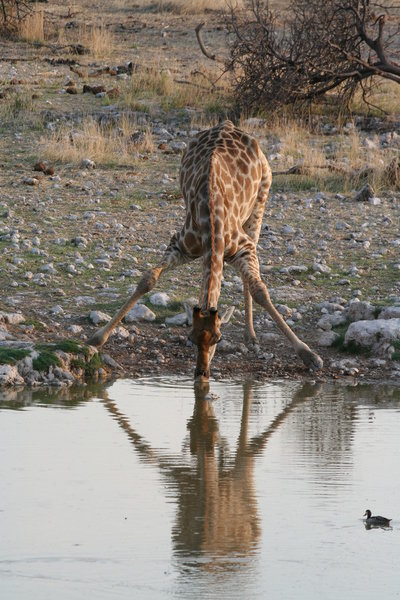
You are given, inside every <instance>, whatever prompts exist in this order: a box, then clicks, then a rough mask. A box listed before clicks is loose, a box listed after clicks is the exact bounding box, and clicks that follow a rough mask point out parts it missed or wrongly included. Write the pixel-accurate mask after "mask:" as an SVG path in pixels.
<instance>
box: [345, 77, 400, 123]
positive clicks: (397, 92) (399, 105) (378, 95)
mask: <svg viewBox="0 0 400 600" xmlns="http://www.w3.org/2000/svg"><path fill="white" fill-rule="evenodd" d="M368 101H369V102H370V104H369V105H368V104H365V102H363V100H362V94H361V92H359V93H358V94H357V95H356V97H355V99H354V101H353V105H352V110H353V111H354V112H355V113H357V114H365V113H367V112H368V113H372V114H375V115H378V116H382V114H385V113H386V114H388V115H398V114H400V85H399V84H398V83H395V82H394V81H384V80H383V81H380V83H379V84H378V85H377V86H376V87H375V88H374V90H373V92H372V94H371V95H370V97H369V99H368Z"/></svg>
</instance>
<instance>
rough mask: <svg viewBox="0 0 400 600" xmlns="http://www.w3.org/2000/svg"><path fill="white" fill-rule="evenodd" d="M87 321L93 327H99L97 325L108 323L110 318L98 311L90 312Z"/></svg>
mask: <svg viewBox="0 0 400 600" xmlns="http://www.w3.org/2000/svg"><path fill="white" fill-rule="evenodd" d="M89 319H90V320H91V322H92V323H93V324H94V325H99V323H108V321H110V319H111V317H110V315H107V313H104V312H101V311H100V310H92V311H91V312H90V313H89Z"/></svg>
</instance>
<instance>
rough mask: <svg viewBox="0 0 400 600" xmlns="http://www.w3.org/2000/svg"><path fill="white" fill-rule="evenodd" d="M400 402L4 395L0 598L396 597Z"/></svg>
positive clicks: (380, 396)
mask: <svg viewBox="0 0 400 600" xmlns="http://www.w3.org/2000/svg"><path fill="white" fill-rule="evenodd" d="M399 409H400V390H398V389H395V388H390V387H385V386H375V387H369V386H357V387H346V386H339V385H338V386H334V385H312V384H300V383H288V382H276V383H267V384H266V383H263V384H260V383H254V382H243V383H229V382H212V383H211V384H210V389H209V390H208V389H201V388H194V386H193V383H192V382H191V381H187V380H182V379H171V380H167V379H156V380H135V381H133V380H119V381H118V382H116V383H114V384H112V385H111V386H109V387H107V388H105V387H101V386H98V387H95V388H90V387H88V388H87V389H86V390H85V391H84V392H83V391H82V390H78V391H75V392H71V391H59V392H54V393H53V394H49V393H47V392H44V391H40V392H28V391H23V392H15V391H13V392H0V492H1V494H0V597H1V598H2V599H3V598H4V599H5V600H14V599H18V600H25V599H28V598H29V599H30V600H31V599H33V598H34V599H35V600H47V599H52V600H53V599H54V598H57V600H64V599H65V600H67V599H68V600H75V599H79V600H80V599H85V600H86V599H87V598H96V599H103V598H104V599H108V598H129V599H132V598H141V599H144V600H147V599H149V600H150V599H151V600H155V599H158V598H160V599H161V598H172V599H175V598H182V599H186V598H206V599H207V598H222V599H224V598H241V599H243V598H245V599H246V598H249V599H253V598H260V599H261V598H263V599H264V598H269V599H272V600H275V599H289V600H290V599H295V598H296V599H299V598H304V599H308V600H313V599H317V598H318V599H320V598H322V597H323V598H324V599H332V600H333V599H335V600H336V599H337V598H342V599H346V598H352V599H354V598H355V599H357V598H359V599H363V600H365V599H374V600H375V599H376V598H378V597H382V598H385V600H388V599H391V598H397V597H399V596H400V575H399V572H398V557H399V555H400V536H399V531H400V520H399V511H400V508H399V507H400V478H399V466H400V441H399V440H400V436H399V433H398V432H399V431H400V410H399ZM366 508H370V509H371V510H372V511H373V512H375V513H379V514H384V515H385V516H387V517H393V521H392V527H391V528H390V529H370V530H367V529H366V528H365V526H364V523H363V521H362V515H363V513H364V511H365V509H366Z"/></svg>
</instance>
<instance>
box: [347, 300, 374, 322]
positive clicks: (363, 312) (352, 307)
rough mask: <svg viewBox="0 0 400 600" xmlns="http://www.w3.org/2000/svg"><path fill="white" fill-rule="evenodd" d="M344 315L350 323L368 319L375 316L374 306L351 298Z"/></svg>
mask: <svg viewBox="0 0 400 600" xmlns="http://www.w3.org/2000/svg"><path fill="white" fill-rule="evenodd" d="M346 316H347V318H348V320H349V321H351V322H352V323H353V322H355V321H370V320H372V319H374V318H375V307H374V306H373V305H372V304H370V303H369V302H361V301H359V300H356V299H355V300H352V301H351V302H350V304H349V307H348V309H347V310H346Z"/></svg>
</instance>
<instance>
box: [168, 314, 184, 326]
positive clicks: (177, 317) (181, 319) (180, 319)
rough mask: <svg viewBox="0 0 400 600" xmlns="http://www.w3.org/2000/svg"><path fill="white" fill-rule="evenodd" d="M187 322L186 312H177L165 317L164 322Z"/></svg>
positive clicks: (177, 323)
mask: <svg viewBox="0 0 400 600" xmlns="http://www.w3.org/2000/svg"><path fill="white" fill-rule="evenodd" d="M187 322H188V317H187V314H186V313H185V312H184V313H179V314H177V315H174V316H173V317H167V318H166V319H165V323H166V324H167V325H181V326H182V325H186V324H187Z"/></svg>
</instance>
